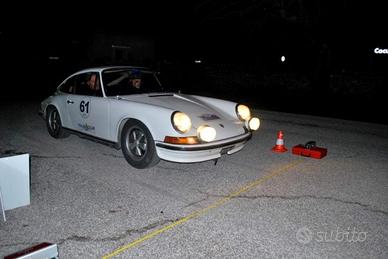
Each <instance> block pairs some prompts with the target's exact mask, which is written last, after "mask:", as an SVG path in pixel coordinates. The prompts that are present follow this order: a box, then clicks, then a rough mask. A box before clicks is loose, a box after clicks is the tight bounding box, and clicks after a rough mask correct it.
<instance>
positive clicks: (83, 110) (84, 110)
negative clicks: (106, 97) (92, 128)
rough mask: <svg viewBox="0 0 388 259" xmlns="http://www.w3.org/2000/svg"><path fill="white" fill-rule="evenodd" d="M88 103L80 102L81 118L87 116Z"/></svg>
mask: <svg viewBox="0 0 388 259" xmlns="http://www.w3.org/2000/svg"><path fill="white" fill-rule="evenodd" d="M89 103H90V102H89V101H84V100H82V101H81V102H80V104H79V110H80V112H81V115H82V117H84V118H86V117H88V115H89Z"/></svg>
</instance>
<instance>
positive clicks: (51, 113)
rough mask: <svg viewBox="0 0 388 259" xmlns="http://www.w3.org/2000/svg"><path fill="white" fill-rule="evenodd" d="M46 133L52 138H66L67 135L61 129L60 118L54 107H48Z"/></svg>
mask: <svg viewBox="0 0 388 259" xmlns="http://www.w3.org/2000/svg"><path fill="white" fill-rule="evenodd" d="M46 126H47V131H48V132H49V134H50V136H52V137H53V138H66V137H68V136H69V134H68V133H67V132H66V130H65V129H64V128H63V127H62V121H61V117H60V115H59V112H58V110H57V109H56V108H55V107H50V108H48V110H47V115H46Z"/></svg>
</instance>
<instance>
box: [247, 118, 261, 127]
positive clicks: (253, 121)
mask: <svg viewBox="0 0 388 259" xmlns="http://www.w3.org/2000/svg"><path fill="white" fill-rule="evenodd" d="M259 127H260V120H259V118H256V117H253V118H252V119H250V120H249V128H250V129H251V130H257V129H258V128H259Z"/></svg>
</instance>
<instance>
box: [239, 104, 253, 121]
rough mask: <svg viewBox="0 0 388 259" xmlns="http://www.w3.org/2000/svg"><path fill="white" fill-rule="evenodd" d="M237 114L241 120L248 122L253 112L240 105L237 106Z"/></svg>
mask: <svg viewBox="0 0 388 259" xmlns="http://www.w3.org/2000/svg"><path fill="white" fill-rule="evenodd" d="M236 113H237V116H238V117H239V119H240V120H244V121H247V120H249V119H250V118H251V111H250V110H249V108H248V106H246V105H244V104H238V105H237V106H236Z"/></svg>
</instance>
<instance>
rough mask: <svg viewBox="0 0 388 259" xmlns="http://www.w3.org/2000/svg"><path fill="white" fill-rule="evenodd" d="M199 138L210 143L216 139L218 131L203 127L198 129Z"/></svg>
mask: <svg viewBox="0 0 388 259" xmlns="http://www.w3.org/2000/svg"><path fill="white" fill-rule="evenodd" d="M198 137H199V138H200V139H201V140H203V141H205V142H210V141H213V140H214V139H215V138H216V130H215V129H214V128H212V127H210V126H207V125H205V126H201V127H199V128H198Z"/></svg>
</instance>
